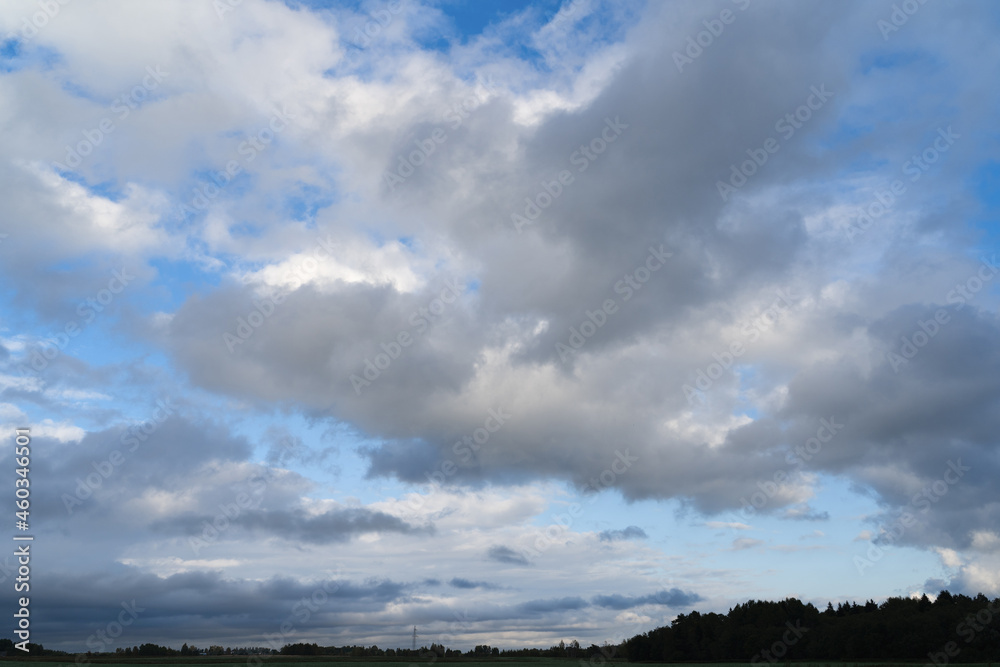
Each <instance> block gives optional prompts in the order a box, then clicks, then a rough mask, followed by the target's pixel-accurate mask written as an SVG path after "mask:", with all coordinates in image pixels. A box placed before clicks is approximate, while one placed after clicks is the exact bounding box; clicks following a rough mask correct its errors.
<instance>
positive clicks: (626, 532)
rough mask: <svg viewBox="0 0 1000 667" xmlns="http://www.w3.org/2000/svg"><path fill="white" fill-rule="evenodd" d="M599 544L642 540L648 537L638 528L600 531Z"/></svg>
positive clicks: (630, 527) (629, 527)
mask: <svg viewBox="0 0 1000 667" xmlns="http://www.w3.org/2000/svg"><path fill="white" fill-rule="evenodd" d="M599 537H600V539H601V542H616V541H618V540H644V539H646V538H647V537H649V535H647V534H646V531H644V530H643V529H642V528H640V527H639V526H628V527H626V528H622V529H620V530H602V531H601V533H600V536H599Z"/></svg>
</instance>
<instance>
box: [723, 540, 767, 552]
mask: <svg viewBox="0 0 1000 667" xmlns="http://www.w3.org/2000/svg"><path fill="white" fill-rule="evenodd" d="M764 543H765V542H764V540H757V539H754V538H752V537H738V538H736V539H735V540H733V545H732V547H731V548H730V550H731V551H743V550H744V549H753V548H754V547H759V546H760V545H762V544H764Z"/></svg>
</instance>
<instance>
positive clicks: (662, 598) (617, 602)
mask: <svg viewBox="0 0 1000 667" xmlns="http://www.w3.org/2000/svg"><path fill="white" fill-rule="evenodd" d="M702 600H703V598H702V597H701V596H700V595H698V594H697V593H690V592H685V591H682V590H680V589H679V588H671V589H669V590H661V591H659V592H658V593H653V594H651V595H639V596H627V595H618V594H615V595H598V596H595V597H594V598H593V599H592V600H591V602H592V603H593V604H595V605H597V606H599V607H607V608H609V609H617V610H622V609H632V608H633V607H639V606H642V605H649V604H657V605H663V606H666V607H676V608H683V607H690V606H691V605H693V604H695V603H696V602H701V601H702Z"/></svg>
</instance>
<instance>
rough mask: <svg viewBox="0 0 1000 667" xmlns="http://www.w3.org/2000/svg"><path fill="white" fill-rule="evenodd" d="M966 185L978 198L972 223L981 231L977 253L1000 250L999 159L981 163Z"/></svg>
mask: <svg viewBox="0 0 1000 667" xmlns="http://www.w3.org/2000/svg"><path fill="white" fill-rule="evenodd" d="M967 183H968V186H969V188H970V189H971V191H972V192H973V193H974V194H975V196H976V198H977V199H978V200H979V205H980V207H981V208H980V211H979V213H978V214H977V215H976V216H975V218H974V223H973V224H974V225H975V227H976V228H977V229H979V230H980V231H981V232H982V240H981V241H980V243H979V244H978V245H977V247H976V248H975V249H974V251H975V252H977V253H994V252H998V251H1000V161H996V160H991V161H988V162H985V163H983V164H982V165H980V166H979V168H978V169H976V170H975V172H974V173H973V174H972V176H971V177H970V178H969V179H968V182H967Z"/></svg>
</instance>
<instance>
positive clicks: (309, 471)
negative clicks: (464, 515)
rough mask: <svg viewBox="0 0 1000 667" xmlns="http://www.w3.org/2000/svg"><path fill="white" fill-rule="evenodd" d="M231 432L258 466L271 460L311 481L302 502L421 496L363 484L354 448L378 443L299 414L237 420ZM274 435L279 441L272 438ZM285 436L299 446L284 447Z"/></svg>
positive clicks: (363, 465)
mask: <svg viewBox="0 0 1000 667" xmlns="http://www.w3.org/2000/svg"><path fill="white" fill-rule="evenodd" d="M231 427H232V429H233V431H234V433H236V434H238V435H241V436H243V437H245V438H246V439H247V440H248V441H249V442H251V443H253V453H254V458H255V459H256V460H257V461H259V462H261V463H265V462H267V460H268V458H269V456H275V455H276V457H277V458H276V460H275V461H274V463H273V464H274V465H275V466H277V467H280V468H284V469H286V470H290V471H292V472H295V473H298V474H300V475H302V476H303V477H305V478H307V479H310V480H312V481H314V482H315V483H316V487H315V488H314V489H312V490H311V491H309V492H307V493H304V494H303V495H304V496H306V497H309V498H314V499H319V498H332V499H334V500H337V501H339V502H346V501H348V500H357V501H359V502H361V503H363V504H368V503H374V502H379V501H381V500H384V499H385V498H386V496H387V495H394V496H395V497H401V496H402V495H405V494H406V493H410V492H413V491H415V490H420V486H419V485H417V486H416V487H415V486H414V485H412V484H408V483H404V482H398V481H396V480H395V479H389V478H384V477H377V478H367V477H366V473H367V472H368V459H367V458H365V457H363V456H362V455H360V454H359V453H358V448H359V447H362V446H371V445H374V444H377V443H375V442H373V441H370V440H368V439H366V438H364V437H363V436H362V435H360V434H357V433H355V432H354V431H353V430H351V429H349V428H347V427H341V426H338V425H336V424H334V425H331V423H330V422H328V421H316V420H312V419H309V418H307V417H304V416H303V415H301V414H299V413H277V412H274V413H254V414H248V415H240V416H239V417H237V418H236V420H235V421H234V423H233V424H232V425H231ZM275 428H276V429H277V430H276V431H272V429H275ZM274 433H281V434H282V435H281V436H279V437H272V435H273V434H274ZM286 436H289V437H291V438H293V439H298V440H299V441H301V446H290V447H286V446H285V444H284V443H285V442H290V441H288V440H286V439H285V438H286ZM423 486H424V487H426V485H423Z"/></svg>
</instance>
